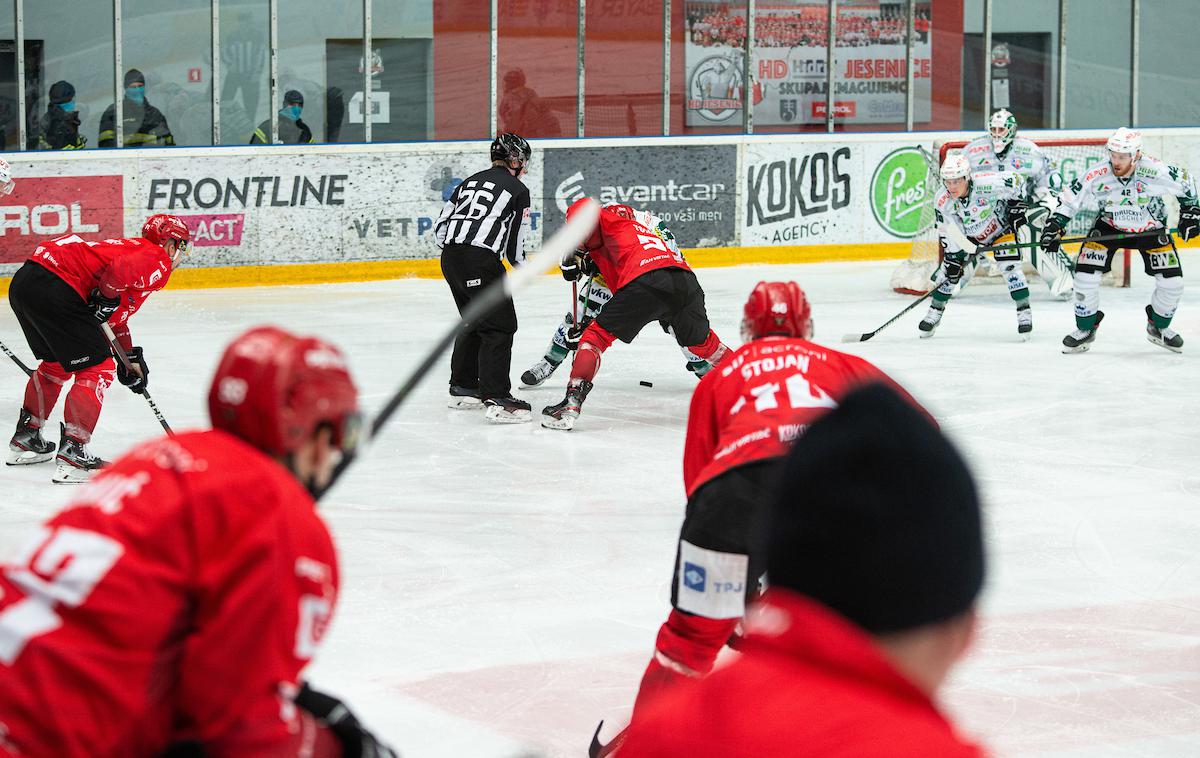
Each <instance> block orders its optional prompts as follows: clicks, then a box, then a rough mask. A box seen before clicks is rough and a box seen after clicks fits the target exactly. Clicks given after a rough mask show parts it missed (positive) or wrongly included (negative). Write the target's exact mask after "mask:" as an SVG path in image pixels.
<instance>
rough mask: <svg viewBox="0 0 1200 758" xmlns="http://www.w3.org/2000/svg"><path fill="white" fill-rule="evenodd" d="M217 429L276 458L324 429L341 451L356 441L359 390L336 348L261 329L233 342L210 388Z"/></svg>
mask: <svg viewBox="0 0 1200 758" xmlns="http://www.w3.org/2000/svg"><path fill="white" fill-rule="evenodd" d="M208 414H209V417H210V418H211V419H212V425H213V427H214V428H217V429H221V430H223V431H226V432H229V433H230V434H232V435H234V436H237V437H240V438H241V439H243V440H245V441H246V442H249V443H250V444H251V445H254V446H255V447H257V448H259V449H260V450H262V451H263V452H266V453H268V454H270V455H274V456H280V457H282V456H284V455H287V454H288V453H291V452H294V451H295V450H297V449H298V448H299V447H300V445H301V444H302V443H303V442H304V441H305V440H307V439H308V438H309V437H310V436H311V435H312V434H313V432H314V431H316V429H317V428H318V427H319V426H321V425H323V424H328V425H329V426H331V427H332V429H333V442H334V444H335V445H337V446H339V447H341V448H342V450H344V451H347V452H348V451H351V450H353V448H354V446H355V445H356V444H357V442H358V430H359V415H358V390H357V389H356V388H355V386H354V381H353V380H352V379H351V378H350V372H349V371H348V370H347V368H346V360H345V358H344V357H343V356H342V353H341V351H340V350H338V349H337V348H336V347H334V346H333V345H331V344H329V343H328V342H324V341H322V340H319V339H317V338H315V337H299V336H297V335H294V334H291V333H289V332H286V331H284V330H282V329H279V328H278V327H274V326H260V327H256V328H254V329H251V330H250V331H248V332H246V333H245V334H242V335H241V336H240V337H238V338H237V339H235V340H234V341H233V342H232V343H230V345H229V347H227V348H226V349H225V354H224V355H223V356H222V357H221V363H220V365H218V366H217V373H216V376H214V377H213V382H212V387H211V388H210V389H209V391H208Z"/></svg>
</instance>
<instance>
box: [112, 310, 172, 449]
mask: <svg viewBox="0 0 1200 758" xmlns="http://www.w3.org/2000/svg"><path fill="white" fill-rule="evenodd" d="M100 331H102V332H104V337H105V339H107V340H108V344H109V345H111V346H112V351H113V355H115V356H117V360H119V361H120V362H121V365H122V366H124V367H125V370H126V371H128V372H130V373H132V372H133V364H132V363H131V362H130V360H129V356H128V355H126V354H125V348H123V347H121V344H120V343H119V342H117V335H115V334H113V330H112V327H111V326H109V325H108V324H107V323H101V324H100ZM138 394H139V395H141V396H142V397H144V398H146V405H149V406H150V412H151V413H153V414H154V418H156V419H158V423H159V424H160V425H162V428H163V430H164V431H166V433H167V434H168V435H170V436H172V437H174V436H175V432H174V431H172V430H171V427H170V425H169V424H167V420H166V419H165V418H163V415H162V411H160V410H159V409H158V405H156V404H155V402H154V398H152V397H150V392H149V391H147V390H146V388H145V387H143V388H142V391H141V392H139V393H138Z"/></svg>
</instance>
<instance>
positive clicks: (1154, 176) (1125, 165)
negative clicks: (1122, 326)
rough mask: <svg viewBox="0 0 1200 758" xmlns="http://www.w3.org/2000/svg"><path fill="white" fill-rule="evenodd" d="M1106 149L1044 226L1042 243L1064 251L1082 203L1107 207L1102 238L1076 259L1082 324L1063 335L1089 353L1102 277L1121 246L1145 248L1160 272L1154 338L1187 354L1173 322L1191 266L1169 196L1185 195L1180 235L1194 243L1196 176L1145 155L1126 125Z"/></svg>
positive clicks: (1149, 328)
mask: <svg viewBox="0 0 1200 758" xmlns="http://www.w3.org/2000/svg"><path fill="white" fill-rule="evenodd" d="M1106 147H1107V148H1108V160H1107V161H1105V162H1103V163H1099V164H1096V165H1095V166H1093V167H1092V168H1091V169H1090V170H1089V171H1088V172H1087V173H1086V174H1084V175H1083V176H1082V177H1081V178H1079V179H1076V180H1075V181H1074V182H1072V183H1071V186H1070V187H1068V188H1067V190H1066V191H1065V192H1064V193H1063V196H1062V203H1061V205H1060V206H1059V208H1058V212H1057V213H1056V214H1055V215H1054V216H1053V217H1051V219H1050V221H1048V222H1047V223H1046V227H1045V229H1044V230H1043V231H1042V238H1041V241H1040V242H1041V245H1042V247H1043V248H1046V249H1051V248H1054V249H1057V248H1058V245H1059V240H1060V239H1061V238H1062V235H1063V231H1064V230H1065V229H1066V227H1067V222H1068V221H1070V219H1071V217H1072V216H1074V215H1075V214H1076V213H1078V212H1079V210H1080V209H1081V208H1083V207H1084V206H1085V205H1095V206H1097V208H1098V209H1099V211H1100V215H1099V216H1097V217H1096V222H1095V224H1094V225H1093V226H1092V230H1091V232H1090V233H1089V236H1091V237H1097V238H1099V239H1098V240H1096V241H1088V242H1085V243H1084V245H1083V247H1082V248H1081V249H1080V251H1079V257H1078V258H1077V259H1076V262H1075V327H1076V328H1075V331H1073V332H1071V333H1070V334H1068V335H1067V336H1066V337H1064V338H1063V352H1064V353H1081V352H1083V351H1085V350H1087V349H1088V345H1089V343H1091V342H1092V341H1094V340H1095V339H1096V329H1097V327H1099V326H1100V320H1101V319H1103V318H1104V312H1103V311H1101V310H1100V278H1101V277H1102V276H1103V275H1104V273H1105V272H1107V271H1108V270H1109V269H1110V268H1112V260H1113V254H1114V253H1116V251H1117V250H1118V249H1120V248H1131V249H1136V250H1137V251H1138V252H1140V253H1141V254H1142V263H1143V264H1144V266H1145V271H1146V273H1147V274H1148V275H1150V276H1153V277H1154V292H1153V294H1152V295H1151V296H1150V304H1149V305H1147V306H1146V318H1147V321H1146V338H1147V339H1148V340H1150V341H1151V342H1153V343H1154V344H1156V345H1161V346H1162V347H1165V348H1167V349H1168V350H1174V351H1175V352H1182V351H1183V338H1182V337H1180V336H1179V335H1178V334H1177V333H1175V331H1174V330H1172V329H1171V328H1170V325H1171V319H1172V318H1173V317H1174V316H1175V309H1176V307H1177V306H1178V305H1179V299H1180V297H1181V296H1182V295H1183V269H1182V268H1181V267H1180V264H1179V252H1178V251H1177V250H1176V249H1175V243H1174V241H1173V240H1172V239H1171V234H1170V231H1169V230H1168V228H1167V223H1166V222H1167V212H1166V205H1165V204H1164V203H1163V197H1165V196H1167V195H1172V196H1174V197H1176V198H1178V199H1179V237H1180V238H1181V239H1183V240H1184V241H1185V242H1186V241H1187V240H1190V239H1192V238H1193V237H1197V236H1200V200H1198V199H1197V195H1196V182H1195V180H1194V179H1193V178H1192V177H1191V176H1190V175H1189V174H1188V172H1187V170H1186V169H1183V168H1180V167H1178V166H1171V165H1168V164H1166V163H1163V162H1162V161H1160V160H1159V159H1157V158H1151V157H1150V156H1148V155H1143V154H1142V133H1141V132H1139V131H1134V130H1132V129H1127V128H1125V127H1121V128H1120V129H1118V130H1117V131H1115V132H1113V135H1112V136H1111V137H1109V138H1108V143H1107V145H1106ZM1122 235H1133V236H1122ZM1114 236H1115V237H1117V238H1116V239H1112V237H1114ZM1105 238H1110V239H1105Z"/></svg>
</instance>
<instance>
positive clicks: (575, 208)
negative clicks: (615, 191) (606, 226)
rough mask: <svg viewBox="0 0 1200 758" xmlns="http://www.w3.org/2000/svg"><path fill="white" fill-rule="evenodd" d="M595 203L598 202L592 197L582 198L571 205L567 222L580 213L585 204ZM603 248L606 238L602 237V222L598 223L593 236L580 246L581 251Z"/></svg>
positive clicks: (568, 209)
mask: <svg viewBox="0 0 1200 758" xmlns="http://www.w3.org/2000/svg"><path fill="white" fill-rule="evenodd" d="M594 202H596V201H595V200H592V199H591V198H590V197H581V198H579V199H578V200H576V201H575V202H573V203H571V207H569V208H567V220H568V221H569V220H570V219H571V217H572V216H574V215H575V214H576V213H578V212H579V211H580V210H581V209H582V208H583V206H584V205H585V204H587V203H594ZM603 246H604V238H603V237H602V236H601V235H600V222H599V221H597V222H596V228H595V229H593V230H592V233H591V235H589V236H588V238H587V239H585V240H584V241H583V244H582V245H580V246H579V249H580V250H581V251H587V250H595V249H596V248H599V247H603Z"/></svg>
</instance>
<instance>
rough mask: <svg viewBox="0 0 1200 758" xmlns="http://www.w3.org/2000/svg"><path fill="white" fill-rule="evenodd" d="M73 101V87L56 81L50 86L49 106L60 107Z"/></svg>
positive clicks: (65, 82) (68, 83) (64, 82)
mask: <svg viewBox="0 0 1200 758" xmlns="http://www.w3.org/2000/svg"><path fill="white" fill-rule="evenodd" d="M74 99H75V87H74V86H73V85H72V84H71V83H70V82H67V81H57V82H55V83H54V84H51V85H50V104H51V105H62V104H63V103H69V102H71V101H72V100H74Z"/></svg>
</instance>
